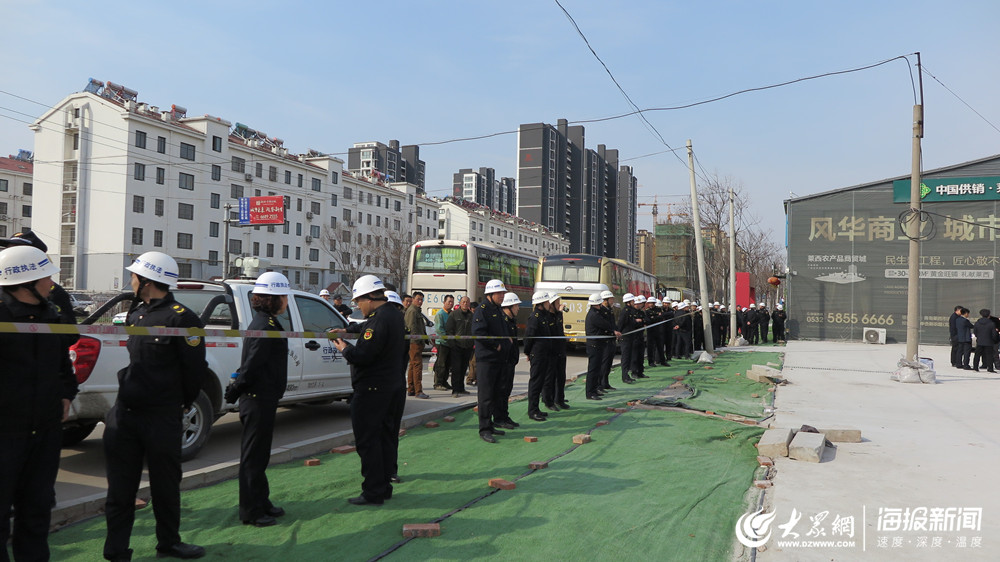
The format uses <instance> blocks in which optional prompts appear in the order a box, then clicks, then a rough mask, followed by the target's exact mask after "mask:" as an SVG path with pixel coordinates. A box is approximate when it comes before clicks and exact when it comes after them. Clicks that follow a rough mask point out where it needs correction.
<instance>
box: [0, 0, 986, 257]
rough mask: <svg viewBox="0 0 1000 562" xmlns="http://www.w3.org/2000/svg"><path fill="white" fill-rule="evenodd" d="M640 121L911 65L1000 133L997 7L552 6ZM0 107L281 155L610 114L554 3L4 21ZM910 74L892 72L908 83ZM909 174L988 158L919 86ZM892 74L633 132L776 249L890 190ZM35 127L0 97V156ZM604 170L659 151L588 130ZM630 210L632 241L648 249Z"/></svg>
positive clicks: (189, 11) (6, 10)
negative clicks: (114, 122)
mask: <svg viewBox="0 0 1000 562" xmlns="http://www.w3.org/2000/svg"><path fill="white" fill-rule="evenodd" d="M561 1H562V3H563V6H565V7H566V9H567V10H568V11H569V12H570V13H571V14H572V15H573V17H574V18H575V19H576V22H577V24H578V25H579V26H580V28H581V29H582V31H583V32H584V33H585V34H586V35H587V38H588V39H589V40H590V43H591V45H592V46H593V47H594V49H595V50H596V51H597V53H598V54H599V55H600V56H601V58H602V59H603V60H604V62H605V63H606V64H607V65H608V67H609V68H610V69H611V71H612V72H613V73H614V75H615V77H616V78H617V79H618V81H619V83H620V84H621V85H622V87H623V88H624V89H625V91H626V92H628V94H629V96H630V97H631V98H632V100H633V101H635V103H636V104H637V105H638V106H639V107H641V108H649V107H665V106H673V105H678V104H683V103H689V102H693V101H699V100H704V99H708V98H711V97H713V96H717V95H722V94H726V93H729V92H733V91H736V90H741V89H744V88H751V87H758V86H764V85H768V84H773V83H777V82H783V81H786V80H792V79H795V78H799V77H803V76H809V75H815V74H821V73H824V72H831V71H838V70H845V69H849V68H853V67H858V66H863V65H867V64H871V63H875V62H879V61H882V60H885V59H889V58H892V57H895V56H898V55H904V54H909V53H913V52H914V51H921V53H922V57H923V62H924V64H925V65H926V67H927V69H928V70H929V71H930V72H931V73H933V74H934V75H935V76H937V78H938V79H940V80H941V81H942V82H943V83H944V84H945V85H947V86H948V87H949V88H951V89H952V90H954V91H955V92H956V93H957V94H958V95H959V96H961V97H962V99H964V100H965V101H966V102H968V104H969V105H971V106H972V107H973V108H975V109H976V110H978V111H979V112H980V113H982V114H983V115H984V116H985V117H986V119H988V120H990V121H991V122H992V123H994V124H996V125H997V126H1000V107H998V105H997V103H996V99H997V98H996V92H997V91H998V90H1000V63H998V62H997V60H998V57H997V55H998V54H1000V49H998V47H997V39H996V22H997V21H1000V2H996V1H995V0H993V1H988V0H987V1H959V2H949V3H945V2H940V1H938V2H926V1H908V2H902V1H885V2H872V1H868V2H858V1H843V2H826V3H814V2H673V1H670V2H667V1H662V2H657V1H634V2H625V1H623V2H601V1H596V0H561ZM2 10H3V17H2V18H0V46H2V47H3V52H4V53H5V54H6V56H5V57H4V58H5V62H4V65H3V68H4V70H3V72H2V74H0V76H2V78H0V90H3V91H6V92H10V93H13V94H16V95H18V96H22V97H25V98H29V99H31V100H36V101H38V102H42V103H45V104H55V103H57V102H58V101H59V100H61V99H62V98H63V97H65V96H66V95H68V94H69V93H72V92H76V91H80V90H82V89H83V87H84V85H85V84H86V82H87V78H88V77H91V76H92V77H94V78H97V79H100V80H105V81H107V80H111V81H113V82H116V83H119V84H124V85H126V86H129V87H131V88H133V89H136V90H138V91H139V99H140V101H145V102H148V103H150V104H153V105H158V106H160V107H169V105H170V104H172V103H175V104H178V105H181V106H184V107H186V108H187V109H188V114H189V115H200V114H204V113H208V114H211V115H215V116H218V117H222V118H225V119H227V120H229V121H232V122H240V123H244V124H247V125H249V126H250V127H253V128H255V129H258V130H261V131H265V132H266V133H267V134H268V135H270V136H276V137H279V138H282V139H284V140H285V146H287V147H288V148H289V149H290V150H291V151H293V152H303V151H305V150H307V149H309V148H314V149H317V150H321V151H323V152H327V153H340V152H346V151H347V149H348V148H349V147H350V146H351V145H352V144H353V143H355V142H361V141H369V140H378V141H382V142H387V141H388V140H390V139H398V140H399V141H400V142H401V143H402V144H414V143H425V142H435V141H442V140H447V139H452V138H459V137H467V136H475V135H483V134H489V133H494V132H500V131H511V130H515V129H516V128H517V125H518V124H520V123H529V122H537V121H543V122H546V123H553V124H554V123H555V122H556V120H557V119H559V118H566V119H569V120H570V121H571V122H572V121H578V120H586V119H595V118H601V117H608V116H612V115H618V114H621V113H626V112H628V111H630V108H629V106H628V105H627V102H626V101H625V99H624V98H623V97H622V95H621V93H620V92H619V91H618V90H617V89H616V88H615V86H614V84H613V83H612V81H611V79H610V78H609V77H608V75H607V74H606V73H605V71H604V69H603V68H602V67H601V66H600V64H599V63H598V62H597V60H596V59H595V58H594V57H593V55H592V54H591V53H590V51H589V50H588V49H587V47H586V45H585V44H584V43H583V41H582V40H581V39H580V37H579V36H578V35H577V33H576V31H575V30H574V29H573V27H572V25H571V24H570V22H569V21H568V20H567V19H566V17H565V16H564V15H563V13H562V11H561V10H560V9H559V6H558V5H556V3H555V2H554V1H546V0H520V1H516V0H508V1H504V2H499V1H492V2H489V1H479V0H475V1H472V0H464V1H443V0H438V1H434V0H428V1H421V2H413V1H412V0H411V1H405V2H404V1H395V0H392V1H386V2H280V3H279V2H256V1H245V2H184V1H177V2H170V3H154V2H135V3H124V4H123V3H120V2H114V3H112V2H103V1H99V0H92V1H90V2H87V3H79V2H42V1H34V2H32V1H24V2H16V3H15V2H10V1H3V2H2ZM912 60H913V59H912V58H911V61H912ZM924 95H925V112H926V123H927V125H926V136H925V138H924V160H923V161H924V168H925V169H931V168H935V167H940V166H945V165H950V164H956V163H959V162H964V161H967V160H972V159H976V158H981V157H984V156H989V155H993V154H997V153H1000V132H998V131H997V130H996V129H994V128H993V127H991V126H990V125H989V124H988V123H986V122H985V121H984V120H983V119H982V118H980V117H979V116H977V115H976V114H975V113H973V112H972V111H971V110H969V109H968V108H967V107H965V106H964V105H963V104H962V102H960V101H959V100H958V99H956V98H955V97H954V96H952V94H950V93H948V92H947V91H946V90H945V89H944V88H943V87H942V86H941V85H939V84H938V83H937V82H936V81H934V80H933V79H932V78H931V77H930V76H927V75H925V76H924ZM913 103H914V99H913V89H912V87H911V80H910V73H909V71H908V69H907V65H906V64H905V63H904V62H901V61H895V62H892V63H889V64H886V65H883V66H880V67H878V68H875V69H871V70H867V71H862V72H857V73H852V74H847V75H841V76H834V77H829V78H823V79H819V80H814V81H809V82H804V83H799V84H795V85H791V86H787V87H783V88H779V89H773V90H767V91H764V92H755V93H750V94H746V95H741V96H738V97H735V98H730V99H727V100H724V101H721V102H717V103H712V104H708V105H703V106H699V107H696V108H693V109H686V110H680V111H665V112H652V113H647V114H646V115H647V118H648V119H649V121H650V122H651V123H652V124H653V125H654V126H655V127H656V129H657V130H659V132H660V133H661V134H662V135H663V137H664V139H666V141H667V143H668V144H669V145H670V146H671V147H673V148H679V147H683V146H684V143H685V141H686V139H689V138H690V139H692V141H693V143H694V148H695V152H696V154H697V155H698V158H699V161H700V163H701V165H702V166H703V167H704V168H705V169H706V170H707V171H708V172H709V173H717V174H719V175H720V176H730V177H732V178H734V179H735V180H736V181H738V182H740V183H742V184H743V186H744V187H745V189H746V190H747V192H748V193H750V194H751V195H752V199H751V207H752V211H753V212H754V213H755V214H757V215H758V216H760V217H761V219H762V223H761V225H762V226H763V227H765V228H769V229H771V230H773V232H774V240H775V241H776V242H782V241H783V239H784V212H783V209H782V200H783V199H785V198H787V197H788V196H789V192H794V193H796V194H798V195H806V194H810V193H817V192H821V191H826V190H829V189H836V188H839V187H845V186H849V185H854V184H857V183H863V182H868V181H874V180H878V179H882V178H886V177H891V176H896V175H903V174H907V173H909V168H910V131H911V116H912V106H913ZM15 111H18V112H23V113H28V114H31V115H38V114H40V113H42V112H44V108H43V107H41V106H39V105H36V104H34V103H31V102H28V101H24V100H21V99H17V98H15V97H11V96H9V95H7V94H2V93H0V152H2V153H15V152H16V150H17V149H18V148H30V147H31V146H32V133H31V132H30V131H29V130H28V129H27V126H26V125H24V124H23V123H20V122H18V121H14V120H12V119H10V118H9V117H15V118H17V119H25V120H30V119H29V118H26V117H24V116H23V115H19V114H17V113H14V112H15ZM599 143H601V144H605V145H607V146H608V147H609V148H618V149H619V150H620V152H621V157H622V158H623V159H629V158H635V157H638V156H642V155H645V154H649V153H653V152H658V151H663V150H666V147H665V146H664V145H663V144H662V143H661V142H660V140H659V139H658V138H656V137H655V136H654V135H653V134H652V133H651V132H650V131H648V130H647V129H646V128H645V127H644V126H643V124H642V123H641V121H640V120H639V118H638V117H636V116H632V117H626V118H622V119H617V120H611V121H605V122H600V123H591V124H587V125H586V144H587V146H588V147H591V148H593V147H596V145H597V144H599ZM516 149H517V146H516V136H515V135H502V136H498V137H495V138H492V139H488V140H479V141H471V142H463V143H453V144H444V145H438V146H426V147H422V148H421V155H422V158H423V159H424V160H425V161H426V162H427V189H428V192H429V193H430V194H432V195H439V196H444V195H447V194H448V192H449V191H450V187H451V175H452V173H454V172H455V171H457V170H458V169H459V168H466V167H473V168H476V167H480V166H488V167H492V168H495V169H496V171H497V174H498V175H502V176H514V175H515V173H516V170H515V165H516ZM677 154H678V155H680V156H681V158H682V159H683V160H684V162H685V163H684V164H682V163H681V162H680V161H679V160H678V159H677V158H675V157H674V156H672V155H671V154H669V153H664V154H658V155H655V156H648V157H645V158H636V159H634V160H630V161H629V162H627V163H628V164H631V165H633V166H634V171H635V174H636V176H637V177H638V179H639V184H640V189H639V194H640V201H641V202H652V201H653V196H654V195H656V196H658V199H659V202H660V203H661V209H660V212H661V213H665V212H666V209H665V208H664V207H663V205H662V204H663V203H666V202H679V201H680V200H681V198H682V197H683V196H685V195H686V194H687V193H688V190H689V186H688V181H689V180H688V172H687V169H686V156H685V155H684V153H683V150H681V151H679V152H678V153H677ZM648 211H649V208H648V207H642V208H640V216H639V226H640V227H646V228H648V227H649V225H651V222H652V219H651V217H650V216H649V215H648V214H645V213H648Z"/></svg>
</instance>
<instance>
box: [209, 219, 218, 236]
mask: <svg viewBox="0 0 1000 562" xmlns="http://www.w3.org/2000/svg"><path fill="white" fill-rule="evenodd" d="M208 236H209V237H210V238H218V237H219V223H217V222H210V223H208Z"/></svg>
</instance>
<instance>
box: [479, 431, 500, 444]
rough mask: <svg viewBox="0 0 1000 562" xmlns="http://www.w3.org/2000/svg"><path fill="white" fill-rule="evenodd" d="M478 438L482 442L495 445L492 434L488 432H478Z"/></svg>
mask: <svg viewBox="0 0 1000 562" xmlns="http://www.w3.org/2000/svg"><path fill="white" fill-rule="evenodd" d="M479 438H480V439H482V440H483V441H486V442H487V443H496V442H497V440H496V438H494V437H493V434H492V433H491V432H489V431H480V432H479Z"/></svg>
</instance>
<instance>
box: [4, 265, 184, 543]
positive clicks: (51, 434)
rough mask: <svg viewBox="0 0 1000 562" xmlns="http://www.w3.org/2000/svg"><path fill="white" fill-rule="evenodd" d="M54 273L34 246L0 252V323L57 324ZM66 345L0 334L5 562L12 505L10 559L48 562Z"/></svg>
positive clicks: (67, 368)
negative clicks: (52, 297) (53, 302)
mask: <svg viewBox="0 0 1000 562" xmlns="http://www.w3.org/2000/svg"><path fill="white" fill-rule="evenodd" d="M58 273H59V268H58V267H56V266H55V265H54V264H53V263H52V262H51V261H50V260H49V258H48V257H47V256H46V255H45V253H44V252H42V251H41V250H39V249H38V248H33V247H31V246H18V247H14V248H10V249H7V250H3V251H2V252H0V289H2V290H0V322H24V323H44V324H58V323H60V317H59V312H58V311H57V310H56V307H55V306H53V305H51V304H50V303H49V301H48V297H49V294H50V291H51V288H52V276H53V275H56V274H58ZM69 344H70V342H69V340H68V339H67V338H65V337H63V336H58V335H42V334H37V333H30V334H14V333H0V357H2V358H3V370H2V374H0V404H2V405H3V407H2V408H0V498H2V499H0V512H2V513H3V514H4V515H3V517H2V518H0V554H2V556H0V559H4V560H7V542H8V539H9V538H10V537H11V524H10V516H11V508H13V515H14V525H13V528H14V531H13V552H14V559H15V560H48V559H49V546H48V536H49V523H50V519H51V512H52V506H53V505H54V504H55V490H54V486H55V482H56V475H57V473H58V472H59V456H60V449H61V447H62V422H63V421H64V420H65V419H66V417H67V415H68V414H69V408H70V403H71V402H72V401H73V398H74V397H75V396H76V392H77V382H76V377H74V376H73V366H72V364H71V363H70V358H69ZM178 443H179V441H178Z"/></svg>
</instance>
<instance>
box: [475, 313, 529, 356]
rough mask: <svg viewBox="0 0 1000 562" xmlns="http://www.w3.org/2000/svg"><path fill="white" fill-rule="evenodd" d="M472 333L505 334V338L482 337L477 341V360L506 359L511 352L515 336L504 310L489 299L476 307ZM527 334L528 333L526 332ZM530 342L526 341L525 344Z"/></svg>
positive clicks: (486, 334)
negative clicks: (505, 317) (508, 324)
mask: <svg viewBox="0 0 1000 562" xmlns="http://www.w3.org/2000/svg"><path fill="white" fill-rule="evenodd" d="M472 335H474V336H479V337H482V336H504V338H503V339H482V340H475V341H476V362H482V361H486V362H496V361H504V360H506V359H507V355H508V354H509V353H510V346H511V345H513V342H512V341H511V340H510V339H507V338H513V336H514V335H513V334H512V333H510V328H508V326H507V321H506V320H504V313H503V310H500V307H499V306H497V305H495V304H493V303H492V302H490V301H489V300H488V299H487V300H484V301H483V304H481V305H479V307H478V308H476V312H475V313H473V315H472ZM525 335H526V336H527V334H525ZM527 345H528V344H527V343H525V346H527Z"/></svg>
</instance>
